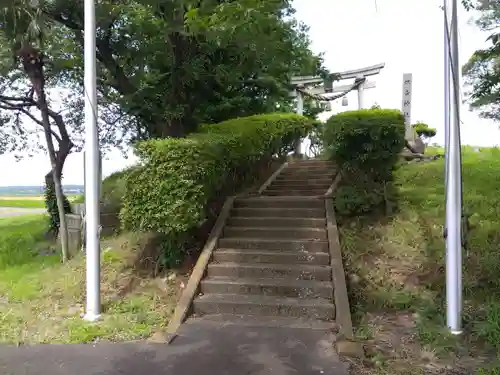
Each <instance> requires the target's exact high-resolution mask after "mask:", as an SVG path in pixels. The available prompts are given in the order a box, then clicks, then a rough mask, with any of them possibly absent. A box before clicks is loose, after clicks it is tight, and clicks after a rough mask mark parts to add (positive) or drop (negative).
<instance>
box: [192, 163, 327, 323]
mask: <svg viewBox="0 0 500 375" xmlns="http://www.w3.org/2000/svg"><path fill="white" fill-rule="evenodd" d="M334 177H335V167H334V165H333V164H332V163H330V162H327V161H321V160H305V161H296V162H291V163H289V164H288V166H287V167H285V169H283V170H282V172H281V173H280V174H279V175H278V177H277V178H276V179H275V180H274V181H273V183H271V185H270V186H269V187H268V188H267V189H266V190H265V191H264V192H263V194H262V195H261V196H259V197H249V198H238V199H236V200H235V203H234V206H233V209H232V212H231V215H230V217H229V219H228V221H227V222H226V226H225V228H224V230H223V235H222V237H221V238H220V239H219V241H218V247H217V249H216V250H215V251H214V253H213V258H212V261H211V263H210V264H209V265H208V269H207V273H206V276H205V278H204V279H203V280H202V282H201V293H200V295H199V296H197V297H196V298H195V300H194V301H193V312H194V314H195V316H201V315H202V316H203V318H210V317H212V318H214V319H219V320H223V321H231V320H239V321H242V322H245V321H255V322H258V321H262V320H263V319H264V320H265V319H271V320H279V319H285V320H286V322H287V323H286V324H287V325H290V324H292V322H294V323H297V324H299V323H300V322H304V323H305V322H307V324H308V326H309V325H310V324H311V323H312V322H316V323H317V324H320V325H321V324H323V327H324V326H325V324H324V323H321V321H326V322H329V323H328V324H329V325H331V322H332V321H333V320H334V319H335V306H334V298H333V282H332V270H331V267H330V254H329V247H328V238H327V231H326V218H325V201H324V199H323V198H322V196H323V194H325V192H326V191H327V190H328V188H329V187H330V185H331V184H332V181H333V178H334Z"/></svg>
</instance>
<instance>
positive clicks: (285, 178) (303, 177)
mask: <svg viewBox="0 0 500 375" xmlns="http://www.w3.org/2000/svg"><path fill="white" fill-rule="evenodd" d="M335 175H336V174H323V175H319V176H318V175H309V174H307V173H298V174H297V173H280V174H279V175H278V176H276V179H275V180H274V183H276V182H290V181H294V182H297V181H298V182H304V181H322V182H323V181H330V183H331V181H333V179H334V178H335Z"/></svg>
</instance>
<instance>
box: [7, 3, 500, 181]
mask: <svg viewBox="0 0 500 375" xmlns="http://www.w3.org/2000/svg"><path fill="white" fill-rule="evenodd" d="M439 5H441V1H439V0H419V1H416V0H349V1H346V0H295V7H296V9H297V14H296V16H297V18H299V19H300V20H302V21H304V22H305V23H306V24H308V25H309V26H310V27H311V30H310V36H311V39H312V41H313V49H314V51H315V52H324V53H325V63H326V66H327V67H328V68H329V69H330V70H331V71H342V70H351V69H356V68H362V67H365V66H369V65H374V64H378V63H381V62H384V63H385V64H386V65H385V68H384V69H383V70H382V72H381V74H380V75H378V76H374V77H372V78H371V80H374V81H375V82H376V85H377V86H376V88H373V89H369V90H366V94H365V105H366V106H371V105H372V104H374V103H375V102H377V103H378V104H380V105H381V106H382V107H384V108H398V109H400V108H401V98H402V76H403V73H412V74H413V100H412V122H417V121H423V122H426V123H428V124H429V125H430V126H432V127H435V128H437V130H438V134H437V136H436V137H435V140H436V142H438V143H442V142H443V136H444V134H443V117H444V114H443V107H444V102H443V40H444V37H443V12H442V11H441V10H440V9H439ZM459 16H460V17H459V18H460V20H459V34H460V40H459V48H460V65H462V64H463V63H465V62H466V61H467V59H468V57H469V56H470V55H471V54H472V52H474V51H475V50H476V49H478V48H481V47H483V46H485V39H486V37H487V35H486V34H484V33H481V32H480V31H479V30H478V29H477V28H476V27H475V26H474V25H472V24H471V23H470V18H471V14H469V13H465V11H461V12H460V15H459ZM348 100H349V106H348V107H342V106H341V105H340V103H336V104H334V106H333V107H334V108H333V109H334V111H336V112H338V111H342V110H346V109H355V108H356V107H357V96H356V94H355V93H351V94H350V95H349V97H348ZM461 114H462V121H463V123H464V124H463V125H462V142H463V143H464V144H471V145H478V146H491V145H497V144H498V143H500V131H499V130H498V125H497V124H494V123H490V122H489V121H486V120H483V119H479V118H478V116H477V114H476V113H471V112H469V111H468V108H467V106H463V108H462V111H461ZM130 163H132V161H131V160H130V159H129V160H125V159H123V158H122V157H121V156H120V154H119V153H118V152H116V153H113V154H110V155H108V158H107V160H104V162H103V173H104V175H105V176H106V175H108V174H110V173H112V172H114V171H116V170H119V169H122V168H123V167H124V166H126V165H129V164H130ZM0 166H1V180H0V186H6V185H40V184H42V183H43V176H44V175H45V173H46V171H47V170H48V169H49V162H48V158H47V157H46V156H45V155H40V156H38V157H35V158H32V159H29V160H24V161H21V162H15V160H14V158H13V157H12V156H9V155H4V156H0ZM82 166H83V158H82V155H81V154H73V155H70V157H69V158H68V160H67V162H66V165H65V169H64V182H65V183H66V184H81V183H83V168H82Z"/></svg>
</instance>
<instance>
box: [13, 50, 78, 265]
mask: <svg viewBox="0 0 500 375" xmlns="http://www.w3.org/2000/svg"><path fill="white" fill-rule="evenodd" d="M17 56H18V57H20V58H21V61H22V64H23V68H24V71H25V72H26V74H27V75H28V78H29V80H30V82H31V84H32V86H33V89H34V92H35V93H36V96H37V99H38V109H39V110H40V113H41V115H42V126H43V132H44V134H45V140H46V142H47V150H48V152H49V158H50V165H51V168H52V178H53V179H54V190H55V194H56V201H57V211H58V212H59V234H60V236H61V250H62V261H63V262H65V261H67V260H68V256H69V251H68V226H67V222H66V215H65V214H66V212H65V210H64V195H63V190H62V184H61V173H60V172H62V165H60V166H59V169H60V171H59V173H58V163H57V154H56V150H55V148H54V141H53V139H52V129H51V125H50V114H49V112H50V109H49V106H48V104H47V97H46V96H45V76H44V72H43V65H44V62H43V54H42V53H40V51H39V50H38V49H36V48H34V47H33V46H30V45H24V46H22V48H20V49H19V51H17ZM57 125H58V127H59V129H60V130H61V133H62V134H61V135H62V136H63V137H65V138H66V136H67V133H66V132H65V129H61V128H60V126H59V125H61V124H60V123H58V124H57ZM64 133H66V134H64ZM61 145H62V144H61ZM61 145H60V146H61ZM69 145H70V144H69ZM69 145H68V146H69ZM69 147H70V146H69ZM60 151H61V153H63V152H64V150H63V149H61V150H60ZM68 151H69V150H68Z"/></svg>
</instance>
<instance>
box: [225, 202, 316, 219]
mask: <svg viewBox="0 0 500 375" xmlns="http://www.w3.org/2000/svg"><path fill="white" fill-rule="evenodd" d="M231 217H248V218H249V217H252V218H254V217H260V218H269V217H281V218H318V219H319V218H321V219H322V218H324V217H325V206H324V203H323V206H322V207H321V208H319V207H318V208H279V207H278V208H276V207H275V208H262V207H260V208H255V207H242V208H235V209H233V210H232V211H231Z"/></svg>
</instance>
